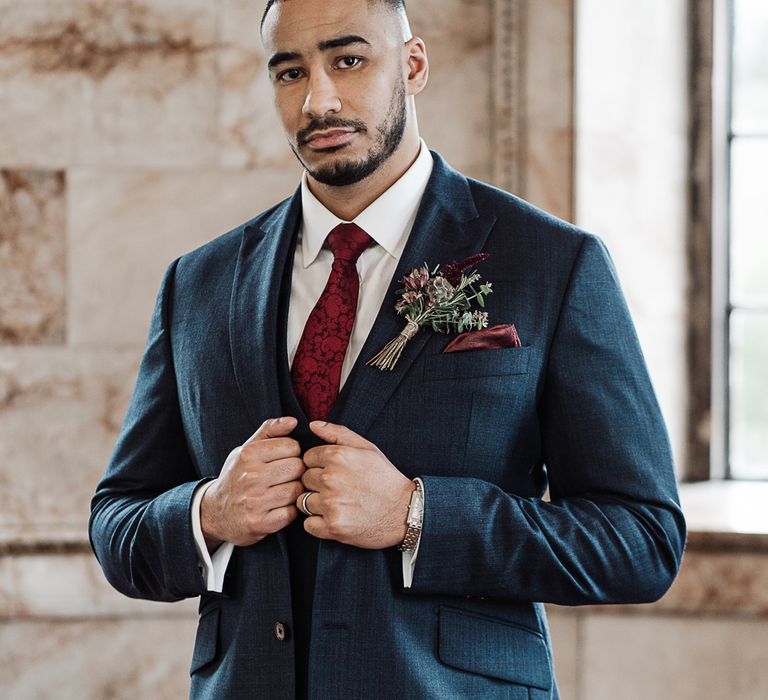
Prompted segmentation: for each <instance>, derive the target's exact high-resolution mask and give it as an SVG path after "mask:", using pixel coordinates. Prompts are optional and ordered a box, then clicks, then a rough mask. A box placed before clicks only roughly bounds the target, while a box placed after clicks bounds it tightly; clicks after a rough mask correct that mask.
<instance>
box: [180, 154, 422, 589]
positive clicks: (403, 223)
mask: <svg viewBox="0 0 768 700" xmlns="http://www.w3.org/2000/svg"><path fill="white" fill-rule="evenodd" d="M432 164H433V161H432V155H431V154H430V152H429V149H428V148H427V145H426V144H425V143H424V141H423V140H422V141H421V148H420V150H419V155H418V157H417V158H416V160H415V161H414V162H413V164H412V165H411V167H410V168H409V169H408V170H407V171H406V172H405V173H404V174H403V175H402V177H400V179H399V180H398V181H397V182H395V183H394V184H393V185H392V186H391V187H390V188H389V189H388V190H387V191H386V192H384V193H383V194H382V195H381V196H380V197H379V198H378V199H377V200H376V201H374V202H373V203H371V204H370V205H369V206H368V207H367V208H366V209H365V210H364V211H362V212H360V214H359V215H358V216H357V217H356V218H355V219H354V221H353V222H352V223H355V224H357V225H358V226H359V227H360V228H361V229H363V230H364V231H365V232H366V233H367V234H368V235H369V236H370V237H371V238H372V239H373V240H374V241H375V245H371V246H370V247H369V248H367V249H366V250H365V251H363V253H362V255H361V256H360V257H359V259H358V261H357V272H358V275H359V277H360V292H359V297H358V307H357V314H356V316H355V323H354V326H353V327H352V335H351V337H350V339H349V345H348V347H347V353H346V355H345V356H344V363H343V365H342V368H341V385H340V387H339V389H341V386H343V385H344V382H345V381H346V379H347V377H348V376H349V373H350V371H351V370H352V367H353V365H354V364H355V361H356V360H357V357H358V355H359V354H360V350H361V348H362V347H363V343H365V340H366V338H367V337H368V334H369V333H370V331H371V328H372V327H373V322H374V320H375V319H376V315H377V313H378V311H379V307H380V306H381V303H382V301H383V300H384V295H385V294H386V291H387V288H388V287H389V282H390V280H391V279H392V276H393V275H394V273H395V270H396V268H397V264H398V262H399V261H400V256H401V255H402V252H403V249H404V248H405V244H406V241H407V240H408V236H409V235H410V233H411V229H412V228H413V222H414V220H415V219H416V213H417V211H418V208H419V204H420V203H421V198H422V195H423V194H424V190H425V189H426V187H427V181H428V180H429V176H430V174H431V173H432ZM301 206H302V221H301V229H300V231H299V240H298V242H297V245H296V252H295V254H294V257H293V278H292V283H291V296H290V302H289V306H288V339H287V340H288V364H289V366H290V365H292V364H293V357H294V355H295V354H296V348H297V346H298V344H299V340H300V339H301V334H302V333H303V331H304V326H305V324H306V322H307V319H308V318H309V314H310V313H311V312H312V309H313V308H314V306H315V304H316V303H317V300H318V299H319V298H320V295H321V294H322V292H323V289H325V284H326V282H327V281H328V277H329V275H330V274H331V264H332V263H333V253H332V252H331V250H330V249H329V248H328V247H327V246H325V245H324V243H325V239H326V237H327V236H328V234H329V233H330V232H331V231H332V230H333V229H334V228H335V227H336V226H338V225H339V224H341V223H350V222H344V221H342V219H339V218H338V217H337V216H336V215H335V214H332V213H331V212H330V211H328V209H326V208H325V206H324V205H323V204H321V202H320V201H319V200H318V199H317V198H316V197H315V196H314V195H313V194H312V192H311V191H310V189H309V186H308V184H307V174H306V172H305V173H304V175H303V176H302V178H301ZM395 301H396V300H395V299H392V306H393V309H394V304H395ZM393 313H394V310H393ZM212 483H213V482H212V481H207V482H205V483H203V484H201V485H200V486H199V487H198V488H197V489H196V491H195V494H194V497H193V500H192V508H191V511H192V530H193V532H194V536H195V545H196V547H197V553H198V558H199V564H200V568H201V570H202V573H203V577H204V578H205V580H206V585H207V587H208V590H210V591H216V592H221V590H222V587H223V583H224V573H225V572H226V569H227V565H228V564H229V560H230V557H231V556H232V551H233V549H234V545H233V544H232V543H231V542H225V543H223V544H222V545H221V546H220V547H219V548H218V549H217V550H216V551H215V552H214V553H213V555H211V554H209V552H208V547H207V546H206V544H205V538H204V537H203V531H202V528H201V526H200V503H201V501H202V500H203V493H205V490H206V489H207V488H208V487H210V486H211V484H212ZM425 498H426V495H425ZM417 554H418V546H417V547H416V551H414V552H403V585H404V586H405V587H406V588H410V586H411V582H412V580H413V571H414V567H415V564H416V556H417Z"/></svg>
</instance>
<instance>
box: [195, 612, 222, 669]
mask: <svg viewBox="0 0 768 700" xmlns="http://www.w3.org/2000/svg"><path fill="white" fill-rule="evenodd" d="M218 649H219V609H218V608H211V609H210V610H208V611H207V612H205V613H203V615H202V617H201V618H200V622H198V624H197V636H196V637H195V650H194V652H193V654H192V665H191V666H190V668H189V675H190V676H191V675H192V674H193V673H194V672H195V671H198V670H199V669H201V668H202V667H203V666H205V665H206V664H209V663H210V662H211V661H213V660H214V659H215V658H216V653H217V652H218Z"/></svg>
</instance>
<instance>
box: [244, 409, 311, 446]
mask: <svg viewBox="0 0 768 700" xmlns="http://www.w3.org/2000/svg"><path fill="white" fill-rule="evenodd" d="M298 423H299V421H298V420H297V419H296V418H294V417H293V416H281V417H280V418H268V419H267V420H265V421H264V422H263V423H262V424H261V425H260V426H259V428H258V430H257V431H256V432H255V433H254V434H253V435H251V437H249V438H248V439H247V440H246V441H245V442H244V443H243V446H245V445H248V444H250V443H252V442H254V441H256V440H265V439H266V438H272V437H283V436H284V435H288V433H290V432H291V431H292V430H293V429H294V428H295V427H296V426H297V425H298Z"/></svg>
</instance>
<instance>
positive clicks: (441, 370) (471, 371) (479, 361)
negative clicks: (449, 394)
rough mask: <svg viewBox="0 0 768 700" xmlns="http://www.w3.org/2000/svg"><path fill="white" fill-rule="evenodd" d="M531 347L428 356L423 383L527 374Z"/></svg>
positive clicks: (466, 351) (488, 349)
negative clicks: (459, 378)
mask: <svg viewBox="0 0 768 700" xmlns="http://www.w3.org/2000/svg"><path fill="white" fill-rule="evenodd" d="M531 347H532V346H530V345H523V346H522V347H520V348H484V349H482V350H465V351H463V352H439V353H435V354H432V355H427V356H426V357H425V362H424V380H425V381H435V380H440V379H455V378H457V377H493V376H503V375H505V374H525V373H526V372H528V363H529V361H530V358H531Z"/></svg>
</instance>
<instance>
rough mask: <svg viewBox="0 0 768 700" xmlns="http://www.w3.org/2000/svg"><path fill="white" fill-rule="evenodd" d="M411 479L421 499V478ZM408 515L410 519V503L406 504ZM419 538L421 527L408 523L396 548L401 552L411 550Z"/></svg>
mask: <svg viewBox="0 0 768 700" xmlns="http://www.w3.org/2000/svg"><path fill="white" fill-rule="evenodd" d="M413 481H414V483H415V484H416V490H417V491H420V492H421V494H422V496H421V497H422V499H423V498H424V488H423V485H422V481H421V479H419V478H418V477H417V478H415V479H414V480H413ZM408 516H409V517H408V520H410V504H409V506H408ZM420 539H421V527H412V526H411V525H408V530H406V533H405V537H404V538H403V541H402V543H401V544H399V545H398V547H397V548H398V550H400V551H401V552H413V551H414V550H415V549H416V547H417V546H418V544H419V540H420Z"/></svg>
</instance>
